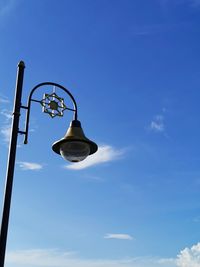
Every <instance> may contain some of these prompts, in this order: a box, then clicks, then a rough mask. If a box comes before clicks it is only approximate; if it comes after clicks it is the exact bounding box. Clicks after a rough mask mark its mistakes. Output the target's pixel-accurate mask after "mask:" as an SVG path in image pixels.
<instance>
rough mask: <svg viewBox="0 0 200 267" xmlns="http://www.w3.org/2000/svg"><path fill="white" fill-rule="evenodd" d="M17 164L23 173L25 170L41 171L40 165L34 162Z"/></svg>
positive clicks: (41, 166)
mask: <svg viewBox="0 0 200 267" xmlns="http://www.w3.org/2000/svg"><path fill="white" fill-rule="evenodd" d="M17 164H18V165H19V167H20V168H21V169H22V170H23V171H26V170H31V171H36V170H41V169H42V168H43V165H42V164H39V163H34V162H26V161H19V162H17Z"/></svg>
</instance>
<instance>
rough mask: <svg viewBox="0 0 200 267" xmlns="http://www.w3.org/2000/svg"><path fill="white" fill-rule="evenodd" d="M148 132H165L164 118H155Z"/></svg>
mask: <svg viewBox="0 0 200 267" xmlns="http://www.w3.org/2000/svg"><path fill="white" fill-rule="evenodd" d="M150 130H152V131H154V132H158V133H161V132H164V131H165V125H164V117H163V116H162V115H157V116H155V118H154V119H153V120H152V121H151V124H150Z"/></svg>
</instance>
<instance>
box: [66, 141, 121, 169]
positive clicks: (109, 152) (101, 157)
mask: <svg viewBox="0 0 200 267" xmlns="http://www.w3.org/2000/svg"><path fill="white" fill-rule="evenodd" d="M123 154H124V150H117V149H115V148H113V147H111V146H109V145H104V146H100V147H99V148H98V151H97V152H96V153H95V154H93V155H91V156H89V157H87V158H86V159H85V160H83V161H80V162H77V163H72V164H70V165H67V166H65V168H67V169H71V170H81V169H85V168H88V167H91V166H94V165H97V164H101V163H105V162H109V161H113V160H116V159H119V158H120V157H121V156H122V155H123Z"/></svg>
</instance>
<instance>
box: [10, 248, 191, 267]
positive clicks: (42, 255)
mask: <svg viewBox="0 0 200 267" xmlns="http://www.w3.org/2000/svg"><path fill="white" fill-rule="evenodd" d="M6 266H8V267H14V266H15V267H21V266H26V267H40V266H42V267H58V266H59V267H71V266H73V267H177V265H176V264H175V260H173V259H161V258H145V257H144V258H128V259H119V260H111V259H81V258H79V257H78V256H77V255H76V253H73V252H63V251H59V250H56V249H49V250H48V249H47V250H45V249H35V250H21V251H20V250H19V251H11V252H8V253H7V258H6ZM190 267H191V266H190ZM193 267H194V266H193Z"/></svg>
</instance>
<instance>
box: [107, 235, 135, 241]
mask: <svg viewBox="0 0 200 267" xmlns="http://www.w3.org/2000/svg"><path fill="white" fill-rule="evenodd" d="M104 238H105V239H120V240H132V239H133V237H132V236H131V235H128V234H106V235H105V236H104Z"/></svg>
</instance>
